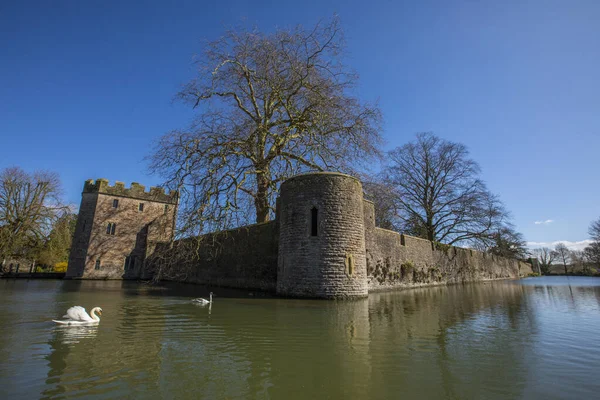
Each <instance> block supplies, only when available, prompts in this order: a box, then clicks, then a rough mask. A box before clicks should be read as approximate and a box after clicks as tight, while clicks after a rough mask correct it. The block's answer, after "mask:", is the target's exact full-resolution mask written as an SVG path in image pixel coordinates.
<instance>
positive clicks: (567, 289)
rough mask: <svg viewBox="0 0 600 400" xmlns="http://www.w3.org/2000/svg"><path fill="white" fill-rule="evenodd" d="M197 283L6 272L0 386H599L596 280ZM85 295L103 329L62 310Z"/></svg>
mask: <svg viewBox="0 0 600 400" xmlns="http://www.w3.org/2000/svg"><path fill="white" fill-rule="evenodd" d="M214 292H215V294H216V296H215V298H214V303H213V305H212V307H211V308H210V310H209V308H203V307H199V306H197V305H195V304H193V303H191V302H190V300H191V299H192V298H193V297H197V296H206V295H208V289H207V288H204V287H199V286H192V285H173V286H167V287H162V288H157V287H152V286H148V285H144V284H135V283H122V282H110V281H101V282H92V281H84V282H75V281H39V280H38V281H25V280H2V281H0V324H1V325H2V328H1V329H0V398H1V399H20V398H23V399H34V398H82V397H84V398H92V399H93V398H103V399H107V398H166V399H186V398H189V399H225V398H229V399H399V398H402V399H586V398H587V399H589V398H598V394H599V393H600V379H598V378H597V374H598V370H599V369H600V346H599V345H598V343H599V340H600V339H599V337H600V336H599V335H600V279H599V278H581V277H569V278H567V277H548V278H530V279H525V280H521V281H502V282H494V283H480V284H472V285H464V286H463V285H457V286H449V287H433V288H426V289H415V290H406V291H399V292H388V293H376V294H371V295H370V296H369V298H368V299H364V300H359V301H348V302H334V301H319V300H289V299H274V298H268V297H266V296H264V295H260V294H258V293H253V294H252V295H250V294H249V293H248V292H247V291H241V292H239V291H233V290H226V289H220V288H215V289H214ZM73 305H82V306H84V307H86V308H87V309H88V310H90V309H91V308H92V307H95V306H100V307H102V308H103V310H104V313H103V317H102V321H101V323H100V325H99V326H97V327H60V326H56V325H55V324H54V323H52V322H50V320H51V319H53V318H57V317H60V316H62V315H63V314H64V311H65V310H66V309H67V308H69V307H70V306H73Z"/></svg>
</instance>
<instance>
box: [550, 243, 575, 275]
mask: <svg viewBox="0 0 600 400" xmlns="http://www.w3.org/2000/svg"><path fill="white" fill-rule="evenodd" d="M554 252H555V253H556V257H557V259H558V260H559V261H562V263H563V266H564V268H565V274H567V273H568V271H567V264H568V263H569V262H570V261H571V252H570V251H569V248H568V247H567V246H566V245H565V244H564V243H559V244H557V245H556V246H554Z"/></svg>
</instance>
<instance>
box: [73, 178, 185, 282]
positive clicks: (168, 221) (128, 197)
mask: <svg viewBox="0 0 600 400" xmlns="http://www.w3.org/2000/svg"><path fill="white" fill-rule="evenodd" d="M177 201H178V194H177V192H171V193H169V194H165V192H164V190H163V189H162V188H157V187H151V188H150V191H149V192H146V191H145V188H144V186H143V185H140V184H138V183H135V182H134V183H132V184H131V187H130V188H125V185H124V184H123V183H122V182H116V183H115V185H114V186H109V185H108V181H107V180H106V179H97V180H96V181H95V182H94V181H93V180H88V181H86V182H85V184H84V186H83V193H82V196H81V206H80V208H79V216H78V217H77V224H76V226H75V234H74V236H73V243H72V246H71V253H70V254H69V266H68V269H67V274H66V277H67V278H86V279H123V278H132V279H135V278H140V277H141V275H142V272H143V266H144V261H145V259H146V257H147V256H148V255H150V254H151V253H152V252H153V251H154V248H155V246H156V245H157V244H158V243H164V242H168V241H169V240H171V239H172V237H173V229H174V221H175V215H176V212H177Z"/></svg>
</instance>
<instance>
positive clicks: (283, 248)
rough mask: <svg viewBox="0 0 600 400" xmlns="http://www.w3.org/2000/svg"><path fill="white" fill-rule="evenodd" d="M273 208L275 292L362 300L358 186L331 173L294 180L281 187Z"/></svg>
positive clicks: (363, 270)
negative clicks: (277, 231)
mask: <svg viewBox="0 0 600 400" xmlns="http://www.w3.org/2000/svg"><path fill="white" fill-rule="evenodd" d="M279 207H280V208H281V209H280V210H279V216H280V221H279V228H280V235H279V261H278V268H277V293H278V294H280V295H283V296H293V297H319V298H340V297H364V296H367V295H368V291H367V285H366V283H367V270H366V261H365V230H364V216H363V215H364V213H363V193H362V185H361V183H360V181H359V180H358V179H356V178H354V177H352V176H348V175H343V174H337V173H312V174H305V175H298V176H295V177H293V178H291V179H288V180H287V181H285V182H284V183H283V184H282V185H281V192H280V199H279Z"/></svg>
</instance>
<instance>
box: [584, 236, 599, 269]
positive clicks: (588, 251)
mask: <svg viewBox="0 0 600 400" xmlns="http://www.w3.org/2000/svg"><path fill="white" fill-rule="evenodd" d="M583 255H584V257H585V259H586V261H587V262H589V263H590V264H593V265H595V266H596V268H600V242H592V243H591V244H590V245H589V246H587V247H586V248H585V249H583Z"/></svg>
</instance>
